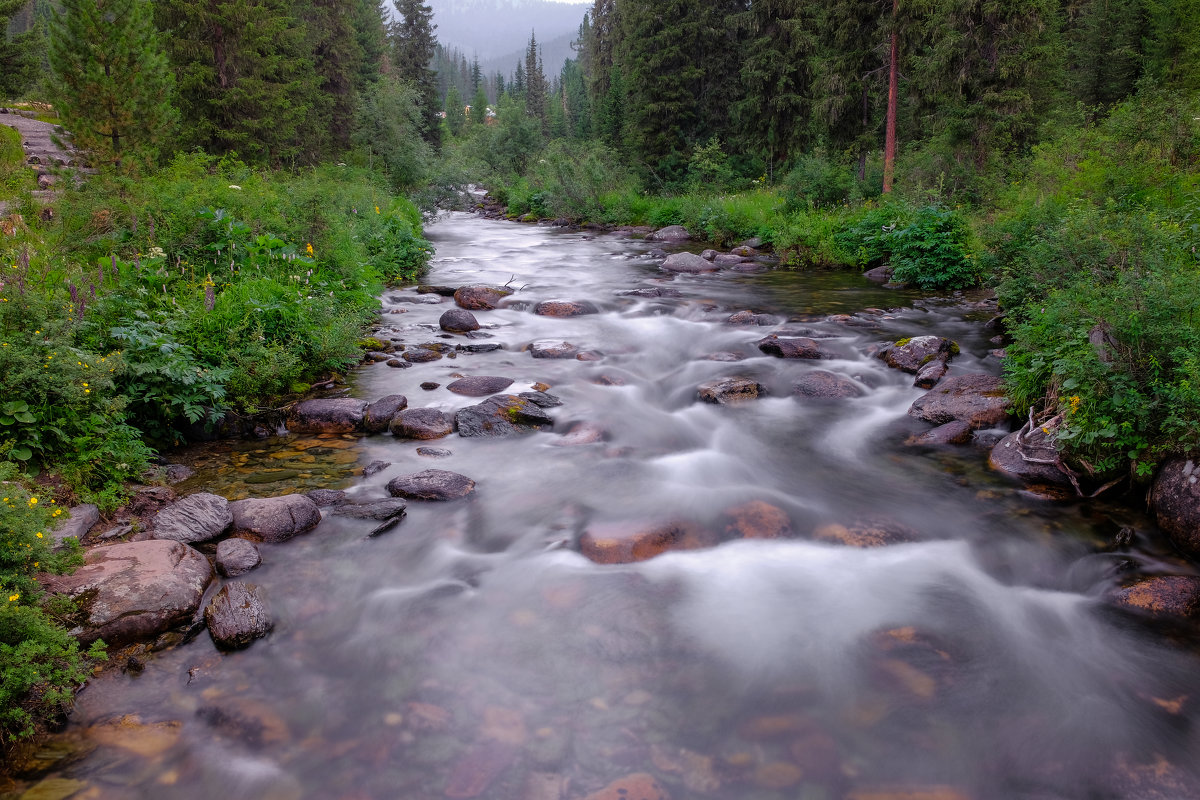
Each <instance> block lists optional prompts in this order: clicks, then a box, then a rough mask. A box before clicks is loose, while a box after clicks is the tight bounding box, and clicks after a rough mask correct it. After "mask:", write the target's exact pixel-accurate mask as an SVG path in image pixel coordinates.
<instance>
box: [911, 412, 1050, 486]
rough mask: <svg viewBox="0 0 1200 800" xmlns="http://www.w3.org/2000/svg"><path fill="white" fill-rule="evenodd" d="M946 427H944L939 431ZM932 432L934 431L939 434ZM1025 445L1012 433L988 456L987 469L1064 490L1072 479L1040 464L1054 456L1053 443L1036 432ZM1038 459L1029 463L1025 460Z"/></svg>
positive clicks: (1018, 435) (1048, 465) (1030, 435)
mask: <svg viewBox="0 0 1200 800" xmlns="http://www.w3.org/2000/svg"><path fill="white" fill-rule="evenodd" d="M944 427H946V426H945V425H943V426H941V428H944ZM941 428H935V429H934V430H941ZM1025 441H1026V445H1025V446H1024V447H1022V446H1021V432H1020V431H1014V432H1013V433H1010V434H1009V435H1008V436H1005V437H1004V438H1003V439H1001V440H1000V441H999V442H997V443H996V446H995V447H993V448H992V452H991V453H990V454H989V455H988V466H990V467H991V468H992V469H994V470H996V471H997V472H1003V473H1004V474H1005V475H1008V476H1010V477H1013V478H1016V479H1018V480H1020V481H1024V482H1025V483H1027V484H1032V485H1052V486H1067V485H1070V483H1071V479H1070V478H1068V477H1067V475H1066V473H1065V472H1063V471H1062V470H1060V469H1059V468H1058V467H1056V466H1054V465H1053V464H1043V463H1040V462H1041V461H1045V460H1049V458H1050V457H1052V456H1053V455H1054V454H1055V452H1056V451H1055V449H1054V444H1053V441H1052V440H1051V439H1050V438H1049V437H1048V436H1047V435H1046V434H1045V433H1044V432H1043V431H1042V429H1041V428H1035V429H1034V430H1033V431H1032V432H1030V433H1029V434H1026V437H1025ZM1026 455H1028V456H1029V457H1030V458H1033V459H1037V460H1035V461H1030V460H1029V459H1027V458H1026V457H1025V456H1026Z"/></svg>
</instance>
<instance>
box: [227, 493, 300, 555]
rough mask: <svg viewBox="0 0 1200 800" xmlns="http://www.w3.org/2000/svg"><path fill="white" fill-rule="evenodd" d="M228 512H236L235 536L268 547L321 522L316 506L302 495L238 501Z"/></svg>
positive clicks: (234, 517)
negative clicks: (250, 539) (255, 541)
mask: <svg viewBox="0 0 1200 800" xmlns="http://www.w3.org/2000/svg"><path fill="white" fill-rule="evenodd" d="M229 510H230V511H232V512H233V531H234V533H235V534H237V535H239V536H240V535H246V536H250V537H252V538H254V539H256V540H258V541H263V542H267V543H269V544H278V543H279V542H286V541H287V540H288V539H291V538H292V537H293V536H298V535H299V534H301V533H306V532H308V531H311V530H312V529H313V528H315V527H317V525H318V524H320V522H321V510H320V509H319V508H317V504H316V503H314V502H313V501H312V500H309V499H308V498H307V497H305V496H304V495H301V494H285V495H283V496H282V497H261V498H251V499H249V500H236V501H234V502H232V503H230V504H229Z"/></svg>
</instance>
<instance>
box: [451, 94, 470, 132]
mask: <svg viewBox="0 0 1200 800" xmlns="http://www.w3.org/2000/svg"><path fill="white" fill-rule="evenodd" d="M466 123H467V117H466V114H465V113H463V99H462V95H461V94H459V93H458V87H457V86H451V87H450V91H449V92H447V93H446V129H447V130H448V131H450V134H451V135H452V136H458V135H460V134H461V133H462V132H463V127H464V126H465V125H466Z"/></svg>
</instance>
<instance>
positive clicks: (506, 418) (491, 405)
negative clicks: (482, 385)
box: [454, 394, 554, 437]
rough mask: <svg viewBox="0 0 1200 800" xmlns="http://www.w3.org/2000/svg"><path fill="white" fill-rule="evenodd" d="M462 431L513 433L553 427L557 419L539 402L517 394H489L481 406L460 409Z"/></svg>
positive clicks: (470, 434)
mask: <svg viewBox="0 0 1200 800" xmlns="http://www.w3.org/2000/svg"><path fill="white" fill-rule="evenodd" d="M454 419H455V422H456V423H457V425H458V435H459V436H464V437H479V436H509V435H512V434H515V433H532V432H534V431H538V430H541V429H542V428H549V427H553V425H554V420H553V419H552V418H551V417H550V415H548V414H547V413H546V412H545V411H543V410H542V409H541V407H540V406H538V405H537V404H535V403H531V402H530V401H528V400H525V399H524V398H521V397H517V396H515V395H511V394H508V395H498V396H495V397H489V398H488V399H487V400H485V401H483V402H482V403H480V404H479V405H477V406H468V407H467V408H462V409H459V411H458V413H457V414H456V415H455V417H454Z"/></svg>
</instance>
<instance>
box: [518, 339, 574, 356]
mask: <svg viewBox="0 0 1200 800" xmlns="http://www.w3.org/2000/svg"><path fill="white" fill-rule="evenodd" d="M578 353H579V348H578V347H576V346H575V345H573V344H571V343H570V342H556V341H553V340H549V339H543V340H541V341H537V342H533V343H532V344H530V345H529V355H531V356H533V357H534V358H574V357H575V356H576V354H578Z"/></svg>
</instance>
